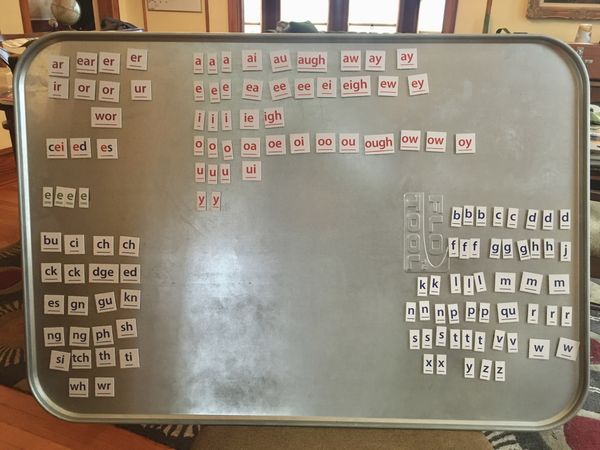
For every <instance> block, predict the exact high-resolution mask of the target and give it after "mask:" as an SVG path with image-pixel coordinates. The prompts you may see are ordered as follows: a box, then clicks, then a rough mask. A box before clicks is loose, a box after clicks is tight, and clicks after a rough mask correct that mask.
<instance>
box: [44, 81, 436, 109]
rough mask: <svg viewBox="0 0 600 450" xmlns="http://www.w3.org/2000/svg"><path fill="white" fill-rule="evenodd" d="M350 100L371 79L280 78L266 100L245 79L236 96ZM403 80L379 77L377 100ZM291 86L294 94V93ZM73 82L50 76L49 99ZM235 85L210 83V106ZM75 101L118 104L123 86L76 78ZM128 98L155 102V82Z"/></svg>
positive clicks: (198, 98)
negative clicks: (291, 79) (153, 93)
mask: <svg viewBox="0 0 600 450" xmlns="http://www.w3.org/2000/svg"><path fill="white" fill-rule="evenodd" d="M338 84H339V85H340V90H339V96H340V97H341V98H347V97H370V96H372V95H373V93H372V89H371V86H372V83H371V77H370V76H362V77H341V78H340V79H339V83H338V79H337V78H317V79H316V80H315V79H314V78H299V79H295V80H293V84H292V83H290V80H289V79H288V78H281V79H278V80H272V81H270V82H269V92H270V96H271V97H270V99H269V98H265V97H264V93H263V90H264V89H263V85H264V82H263V81H262V80H252V79H244V80H243V82H242V90H241V92H239V93H238V92H236V93H235V98H237V97H238V96H239V97H240V98H242V99H244V100H253V101H262V100H270V101H273V102H275V101H280V100H285V99H294V100H310V99H314V98H337V97H338V89H337V86H338ZM428 84H429V83H428V77H427V74H421V75H414V76H409V77H407V88H408V94H409V95H418V94H427V93H428V92H429V85H428ZM399 85H400V80H399V77H396V76H379V77H378V78H377V96H378V97H398V96H399V94H400V91H399ZM292 86H293V88H294V91H293V93H292ZM315 86H316V95H315ZM192 87H193V91H192V95H193V96H192V98H193V100H194V101H195V102H204V101H206V95H205V89H204V82H203V81H194V82H193V85H192ZM69 89H70V82H69V79H67V78H55V77H48V97H49V98H53V99H61V100H68V99H69ZM232 89H233V88H232V83H231V80H229V79H222V80H220V81H218V82H213V83H209V85H208V91H209V97H208V100H209V102H210V103H211V104H218V103H221V101H226V100H232V99H233V98H234V95H233V92H232ZM72 98H73V99H75V100H87V101H100V102H107V103H119V102H120V100H121V83H120V82H118V81H107V80H98V82H96V80H90V79H84V78H75V80H74V81H73V92H72ZM129 99H130V100H132V101H151V100H152V80H131V81H130V91H129Z"/></svg>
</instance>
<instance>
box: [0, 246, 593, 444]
mask: <svg viewBox="0 0 600 450" xmlns="http://www.w3.org/2000/svg"><path fill="white" fill-rule="evenodd" d="M20 266H21V249H20V246H19V245H18V244H17V245H13V246H11V247H9V248H7V249H4V250H0V384H2V385H5V386H11V387H15V388H17V389H20V390H26V391H28V389H29V388H28V384H27V380H26V373H27V370H26V366H25V322H24V318H23V311H22V306H23V296H22V280H21V267H20ZM590 339H591V347H590V349H591V351H590V353H591V377H590V387H589V394H588V397H587V400H586V402H585V405H584V407H583V409H582V410H581V411H580V412H579V414H578V415H577V417H575V418H574V419H572V420H571V421H570V422H568V423H567V424H565V425H564V426H563V427H559V428H556V429H553V430H550V431H544V432H539V433H514V432H501V431H485V432H483V433H484V435H485V436H486V437H487V439H488V440H489V442H490V443H491V444H492V446H493V447H494V448H495V449H499V450H500V449H501V450H521V449H523V450H526V449H528V450H563V449H573V450H597V449H600V313H599V312H598V311H597V310H592V318H591V328H590ZM121 427H122V428H125V429H127V430H129V431H132V432H134V433H136V434H139V435H142V436H145V437H147V438H149V439H152V440H154V441H156V442H160V443H162V444H164V445H168V446H170V447H172V448H176V449H184V450H185V449H189V448H191V446H192V443H193V441H194V438H195V437H196V436H197V435H198V433H199V431H200V426H199V425H177V424H172V425H121Z"/></svg>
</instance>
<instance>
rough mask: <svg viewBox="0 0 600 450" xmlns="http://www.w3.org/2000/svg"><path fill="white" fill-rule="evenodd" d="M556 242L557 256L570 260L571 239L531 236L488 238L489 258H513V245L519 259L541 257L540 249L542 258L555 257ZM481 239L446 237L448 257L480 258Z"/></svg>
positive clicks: (562, 259)
mask: <svg viewBox="0 0 600 450" xmlns="http://www.w3.org/2000/svg"><path fill="white" fill-rule="evenodd" d="M556 244H558V245H559V247H560V248H559V252H558V256H559V259H560V261H561V262H570V261H571V241H560V242H556V241H555V240H554V239H553V238H544V239H540V238H531V239H522V240H517V241H513V240H512V239H499V238H491V239H490V252H489V257H490V258H491V259H514V247H516V248H517V250H518V255H519V260H520V261H529V260H531V259H541V258H542V251H543V258H544V259H554V258H555V257H556V251H555V250H556ZM480 249H481V239H480V238H467V239H460V238H457V237H449V238H448V257H449V258H458V259H478V258H480V256H481V254H480Z"/></svg>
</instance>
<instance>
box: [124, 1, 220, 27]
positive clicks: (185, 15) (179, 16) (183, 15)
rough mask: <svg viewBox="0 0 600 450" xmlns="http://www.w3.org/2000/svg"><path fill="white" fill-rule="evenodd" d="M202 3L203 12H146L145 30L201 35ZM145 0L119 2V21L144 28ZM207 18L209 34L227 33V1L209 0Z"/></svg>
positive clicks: (204, 10) (203, 22) (204, 13)
mask: <svg viewBox="0 0 600 450" xmlns="http://www.w3.org/2000/svg"><path fill="white" fill-rule="evenodd" d="M201 1H202V6H203V8H202V9H203V11H202V12H201V13H193V12H171V11H146V20H147V29H146V31H155V32H161V31H162V32H181V33H202V32H205V31H206V1H205V0H201ZM145 3H146V1H145V0H119V12H120V14H121V20H124V21H126V22H131V23H133V24H135V25H138V26H140V27H143V26H144V10H145V9H146V6H145ZM208 18H209V21H210V23H209V28H210V31H211V32H226V31H228V27H229V24H228V16H227V0H209V1H208Z"/></svg>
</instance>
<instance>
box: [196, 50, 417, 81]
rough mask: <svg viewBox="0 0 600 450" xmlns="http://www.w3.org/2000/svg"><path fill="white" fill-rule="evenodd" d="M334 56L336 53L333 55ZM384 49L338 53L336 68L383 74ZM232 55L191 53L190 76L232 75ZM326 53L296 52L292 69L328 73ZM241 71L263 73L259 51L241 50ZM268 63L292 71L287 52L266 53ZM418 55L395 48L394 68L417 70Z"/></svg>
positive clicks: (385, 53)
mask: <svg viewBox="0 0 600 450" xmlns="http://www.w3.org/2000/svg"><path fill="white" fill-rule="evenodd" d="M335 54H336V55H337V51H336V52H335ZM386 56H387V51H385V50H366V51H365V53H364V65H363V52H362V51H361V50H340V51H339V57H340V64H339V69H340V70H341V71H342V72H360V71H361V70H363V67H364V70H365V71H374V72H383V71H385V70H386ZM232 59H233V56H232V53H231V52H229V51H224V52H221V53H220V55H219V54H218V53H216V52H213V53H210V52H209V53H206V58H205V55H204V53H194V54H193V73H194V74H197V75H200V74H204V73H205V67H206V73H207V74H208V75H217V74H218V73H219V65H220V71H221V72H222V73H231V72H232V63H233V61H232ZM328 60H329V53H328V52H327V51H298V52H297V53H296V70H297V71H298V72H317V73H323V72H327V70H328ZM241 61H242V71H245V72H258V71H262V70H263V52H262V50H260V49H254V50H242V52H241ZM269 62H270V65H271V71H272V72H273V73H277V72H285V71H289V70H293V66H292V57H291V53H290V51H289V50H287V49H283V50H273V51H271V52H269ZM417 68H418V56H417V49H416V48H398V49H396V69H398V70H405V69H417Z"/></svg>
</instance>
